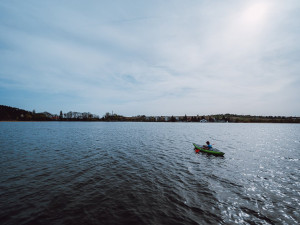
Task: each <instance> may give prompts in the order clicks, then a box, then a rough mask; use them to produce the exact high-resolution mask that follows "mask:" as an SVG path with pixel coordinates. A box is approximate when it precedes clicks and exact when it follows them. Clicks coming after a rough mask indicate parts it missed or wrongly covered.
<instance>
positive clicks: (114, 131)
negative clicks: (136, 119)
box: [0, 122, 300, 225]
mask: <svg viewBox="0 0 300 225" xmlns="http://www.w3.org/2000/svg"><path fill="white" fill-rule="evenodd" d="M207 140H210V141H211V143H212V144H214V147H216V148H218V149H219V150H221V151H223V152H225V156H224V157H216V156H213V155H207V154H205V153H200V154H195V151H194V150H193V145H192V143H193V142H195V143H200V144H204V143H205V141H207ZM299 159H300V125H298V124H231V123H206V124H203V123H126V122H123V123H122V122H120V123H117V122H116V123H114V122H111V123H105V122H19V123H18V122H2V123H0V171H1V174H0V185H1V186H0V201H1V202H0V224H3V225H4V224H11V225H15V224H37V225H38V224H43V225H45V224H51V225H52V224H114V225H117V224H147V225H148V224H153V225H158V224H172V225H175V224H185V225H186V224H299V221H300V210H299V209H300V171H299V170H300V166H299V163H300V162H299Z"/></svg>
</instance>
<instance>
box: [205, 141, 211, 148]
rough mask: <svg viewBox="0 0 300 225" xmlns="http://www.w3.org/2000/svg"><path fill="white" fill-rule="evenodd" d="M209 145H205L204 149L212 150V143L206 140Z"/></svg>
mask: <svg viewBox="0 0 300 225" xmlns="http://www.w3.org/2000/svg"><path fill="white" fill-rule="evenodd" d="M206 144H207V145H203V148H204V149H208V150H212V145H211V144H210V142H209V141H207V142H206Z"/></svg>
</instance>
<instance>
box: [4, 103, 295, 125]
mask: <svg viewBox="0 0 300 225" xmlns="http://www.w3.org/2000/svg"><path fill="white" fill-rule="evenodd" d="M0 121H108V122H109V121H127V122H203V123H206V122H210V123H214V122H218V123H227V122H228V123H300V117H284V116H251V115H236V114H228V113H227V114H215V115H203V116H199V115H197V116H187V115H184V116H145V115H138V116H133V117H125V116H122V115H118V114H113V113H111V114H110V113H106V114H105V115H104V116H103V117H101V118H100V117H99V116H98V115H95V114H92V113H89V112H83V113H81V112H72V111H70V112H67V113H63V112H62V111H60V113H59V114H51V113H49V112H41V113H36V112H35V110H33V111H32V112H30V111H26V110H23V109H18V108H14V107H10V106H4V105H0Z"/></svg>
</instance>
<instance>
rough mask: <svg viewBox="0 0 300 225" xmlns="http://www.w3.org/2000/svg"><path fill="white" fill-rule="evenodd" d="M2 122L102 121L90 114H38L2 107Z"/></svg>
mask: <svg viewBox="0 0 300 225" xmlns="http://www.w3.org/2000/svg"><path fill="white" fill-rule="evenodd" d="M0 121H100V118H99V116H97V115H94V114H91V113H89V112H84V113H80V112H71V111H70V112H67V113H63V112H62V111H60V114H59V115H57V114H51V113H49V112H41V113H36V112H35V110H33V111H32V112H30V111H26V110H23V109H18V108H14V107H10V106H4V105H0Z"/></svg>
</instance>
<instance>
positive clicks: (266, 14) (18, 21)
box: [0, 0, 300, 115]
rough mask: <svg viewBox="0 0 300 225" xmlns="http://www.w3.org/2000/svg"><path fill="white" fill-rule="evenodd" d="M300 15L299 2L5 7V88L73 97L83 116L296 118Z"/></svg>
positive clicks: (1, 7)
mask: <svg viewBox="0 0 300 225" xmlns="http://www.w3.org/2000/svg"><path fill="white" fill-rule="evenodd" d="M297 12H299V3H298V2H297V1H293V0H290V1H285V2H282V1H267V0H265V1H243V2H239V3H236V2H235V1H228V2H226V3H225V2H223V1H215V2H210V1H198V2H197V1H188V2H186V3H185V4H183V3H182V2H181V1H165V2H161V1H151V2H147V3H141V2H139V1H130V2H124V1H117V2H115V1H114V2H111V3H106V2H98V1H95V2H91V3H90V4H83V3H82V2H81V1H75V2H73V1H72V3H71V2H68V1H65V2H59V1H51V2H39V1H27V2H26V3H25V2H18V3H17V4H16V3H13V2H2V3H0V14H1V16H0V19H1V22H0V29H1V31H2V32H1V35H0V66H1V68H2V69H1V71H0V80H1V83H0V86H1V87H2V88H5V89H7V90H16V91H20V93H22V91H31V92H32V93H36V94H37V95H38V94H39V93H43V94H45V95H47V96H48V97H49V98H51V96H52V95H53V96H54V95H55V97H57V96H60V95H61V96H73V98H74V99H78V101H77V102H78V104H77V105H76V106H74V107H76V108H77V110H78V111H80V110H81V111H88V110H89V109H91V110H95V112H100V113H104V112H105V111H109V110H111V109H112V108H114V110H119V113H120V114H125V115H134V114H152V115H155V114H157V115H160V114H174V115H175V114H177V115H180V114H185V113H186V114H189V113H191V114H208V113H225V112H231V113H246V114H264V115H265V114H272V115H273V114H277V113H279V114H284V115H285V114H287V115H288V114H293V115H295V114H299V113H300V106H299V105H298V103H296V102H297V101H296V100H299V99H297V97H296V96H299V91H298V88H297V84H299V75H298V73H299V69H300V68H299V65H298V58H299V53H298V52H299V43H298V40H299V31H298V29H297V26H298V23H297V22H295V21H297V20H298V19H299V18H298V17H299V16H298V14H297ZM274 98H276V99H277V100H278V102H276V101H274V100H273V99H274ZM0 99H1V98H0ZM67 99H68V98H66V101H67ZM288 99H293V101H296V102H295V104H294V106H293V107H290V106H289V105H288V103H287V102H288ZM6 101H8V100H7V96H6ZM10 101H11V103H10V104H9V105H13V106H14V99H13V98H11V99H10ZM24 104H26V103H24ZM36 104H40V103H39V102H38V101H37V102H36ZM28 105H33V103H32V102H30V103H29V102H28ZM279 105H281V106H279ZM282 106H284V107H283V108H284V109H285V110H282ZM61 107H62V106H61V105H55V104H54V103H53V105H49V110H55V111H57V110H60V108H61ZM84 107H85V108H84ZM45 110H46V109H45ZM66 110H72V109H66ZM91 110H90V111H91Z"/></svg>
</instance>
